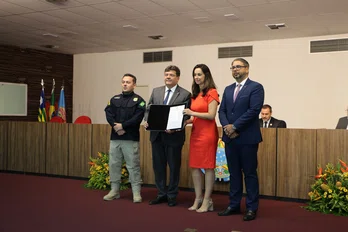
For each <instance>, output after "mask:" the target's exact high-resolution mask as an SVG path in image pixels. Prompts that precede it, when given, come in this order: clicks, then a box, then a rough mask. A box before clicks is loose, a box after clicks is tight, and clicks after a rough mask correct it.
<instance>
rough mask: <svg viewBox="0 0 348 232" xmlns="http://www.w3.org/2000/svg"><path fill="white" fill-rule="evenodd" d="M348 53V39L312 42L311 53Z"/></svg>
mask: <svg viewBox="0 0 348 232" xmlns="http://www.w3.org/2000/svg"><path fill="white" fill-rule="evenodd" d="M338 51H348V39H331V40H317V41H311V53H320V52H338Z"/></svg>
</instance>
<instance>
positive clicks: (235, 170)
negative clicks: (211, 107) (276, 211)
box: [218, 58, 264, 221]
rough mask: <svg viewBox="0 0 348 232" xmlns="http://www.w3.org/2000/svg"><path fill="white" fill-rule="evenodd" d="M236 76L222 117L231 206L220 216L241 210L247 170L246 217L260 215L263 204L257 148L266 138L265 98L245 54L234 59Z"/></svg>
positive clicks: (225, 97) (226, 93)
mask: <svg viewBox="0 0 348 232" xmlns="http://www.w3.org/2000/svg"><path fill="white" fill-rule="evenodd" d="M230 69H231V71H232V76H233V77H234V79H235V80H236V82H235V83H234V84H232V85H229V86H227V87H226V88H225V91H224V94H223V97H222V101H221V105H220V109H219V119H220V123H221V125H222V127H223V131H224V133H223V136H222V140H223V141H224V142H225V152H226V158H227V164H228V170H229V172H230V193H229V200H230V203H229V206H228V207H227V208H226V209H225V210H224V211H222V212H219V213H218V215H219V216H227V215H232V214H240V213H241V211H240V202H241V200H242V195H243V179H242V178H243V173H244V177H245V186H246V192H247V197H246V212H245V214H244V217H243V220H244V221H250V220H254V219H255V218H256V212H257V210H258V206H259V182H258V176H257V150H258V147H259V143H260V142H261V141H262V136H261V131H260V125H259V114H260V111H261V108H262V105H263V101H264V89H263V86H262V85H261V84H260V83H257V82H255V81H252V80H250V79H249V63H248V62H247V61H246V60H245V59H242V58H237V59H235V60H234V61H233V62H232V66H231V68H230Z"/></svg>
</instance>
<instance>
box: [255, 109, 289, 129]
mask: <svg viewBox="0 0 348 232" xmlns="http://www.w3.org/2000/svg"><path fill="white" fill-rule="evenodd" d="M259 122H260V127H263V128H286V122H285V121H283V120H278V119H276V118H273V117H272V107H271V106H270V105H267V104H265V105H263V106H262V109H261V118H260V119H259Z"/></svg>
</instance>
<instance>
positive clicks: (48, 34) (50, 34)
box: [42, 33, 58, 38]
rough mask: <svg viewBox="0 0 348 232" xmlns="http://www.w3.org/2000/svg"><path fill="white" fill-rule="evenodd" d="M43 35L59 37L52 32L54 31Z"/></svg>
mask: <svg viewBox="0 0 348 232" xmlns="http://www.w3.org/2000/svg"><path fill="white" fill-rule="evenodd" d="M42 35H43V36H50V37H55V38H58V35H56V34H52V33H44V34H42Z"/></svg>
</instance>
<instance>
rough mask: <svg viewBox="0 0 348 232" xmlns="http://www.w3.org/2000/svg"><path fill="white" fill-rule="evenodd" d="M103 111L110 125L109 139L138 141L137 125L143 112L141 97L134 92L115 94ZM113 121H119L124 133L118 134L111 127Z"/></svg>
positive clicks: (143, 104)
mask: <svg viewBox="0 0 348 232" xmlns="http://www.w3.org/2000/svg"><path fill="white" fill-rule="evenodd" d="M105 113H106V120H107V121H108V123H109V124H110V126H111V136H110V140H133V141H139V137H140V135H139V127H140V123H141V121H142V120H143V117H144V113H145V101H144V99H143V98H142V97H140V96H139V95H138V94H136V93H134V92H131V93H122V94H119V95H115V96H114V97H113V98H111V99H110V101H109V103H108V105H107V106H106V108H105ZM115 123H121V124H122V127H123V129H124V130H125V131H126V133H125V134H123V135H118V134H117V133H116V131H115V130H114V129H113V127H114V125H115Z"/></svg>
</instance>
